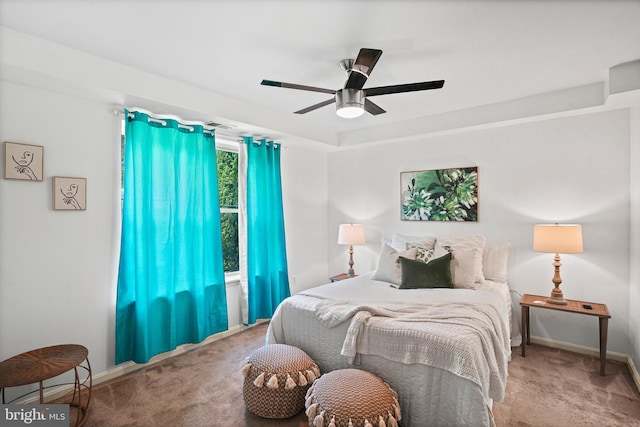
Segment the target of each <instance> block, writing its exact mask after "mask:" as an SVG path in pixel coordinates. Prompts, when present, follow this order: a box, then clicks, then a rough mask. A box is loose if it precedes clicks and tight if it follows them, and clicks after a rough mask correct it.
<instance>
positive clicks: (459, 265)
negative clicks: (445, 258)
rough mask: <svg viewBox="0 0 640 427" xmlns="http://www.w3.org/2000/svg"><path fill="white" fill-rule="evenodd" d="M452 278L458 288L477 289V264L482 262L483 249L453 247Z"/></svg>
mask: <svg viewBox="0 0 640 427" xmlns="http://www.w3.org/2000/svg"><path fill="white" fill-rule="evenodd" d="M451 255H452V256H453V258H452V259H451V278H452V279H453V286H454V287H456V288H464V289H475V288H476V286H477V283H476V270H477V265H478V264H482V249H480V248H468V249H455V248H452V249H451Z"/></svg>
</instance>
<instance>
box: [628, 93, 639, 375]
mask: <svg viewBox="0 0 640 427" xmlns="http://www.w3.org/2000/svg"><path fill="white" fill-rule="evenodd" d="M630 159H631V162H630V163H631V233H630V237H631V271H630V289H629V335H630V338H631V357H632V359H633V362H634V365H635V366H636V367H639V366H640V95H638V96H637V102H636V105H635V106H634V107H633V108H631V155H630Z"/></svg>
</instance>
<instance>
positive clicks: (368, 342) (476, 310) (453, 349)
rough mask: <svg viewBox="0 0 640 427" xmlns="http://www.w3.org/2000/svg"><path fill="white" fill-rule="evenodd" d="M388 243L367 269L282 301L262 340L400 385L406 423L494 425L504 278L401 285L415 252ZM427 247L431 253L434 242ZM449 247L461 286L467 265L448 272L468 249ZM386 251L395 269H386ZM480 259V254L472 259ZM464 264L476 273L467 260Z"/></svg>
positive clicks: (502, 360)
mask: <svg viewBox="0 0 640 427" xmlns="http://www.w3.org/2000/svg"><path fill="white" fill-rule="evenodd" d="M434 240H435V239H434ZM483 243H484V242H483ZM395 246H396V248H398V249H394V248H392V247H391V245H385V244H383V249H382V251H381V256H380V259H379V261H378V267H377V269H376V271H374V272H371V273H368V274H364V275H361V276H358V277H355V278H352V279H348V280H344V281H340V282H334V283H328V284H325V285H322V286H318V287H315V288H312V289H308V290H305V291H302V292H300V293H298V294H295V295H293V296H291V297H289V298H287V299H286V300H284V301H283V302H282V303H281V304H280V305H279V306H278V308H277V309H276V312H275V313H274V315H273V318H272V320H271V322H270V325H269V329H268V332H267V337H266V341H267V343H282V344H289V345H293V346H296V347H298V348H301V349H302V350H304V351H305V352H306V353H307V354H308V355H309V356H311V357H312V358H313V359H314V361H315V362H316V363H317V364H318V366H319V367H320V369H321V371H322V372H329V371H333V370H336V369H343V368H353V367H355V368H359V369H364V370H367V371H369V372H372V373H374V374H376V375H378V376H379V377H380V378H382V379H383V380H384V381H386V382H387V383H389V384H390V385H391V387H393V388H394V389H395V390H396V391H397V392H398V395H399V401H400V405H401V410H402V423H401V424H402V426H403V427H412V426H413V427H420V426H425V425H429V426H492V425H494V422H493V417H492V414H491V406H492V404H493V401H498V402H500V401H502V400H503V398H504V393H505V387H506V380H507V365H508V362H509V360H510V358H511V342H510V338H511V329H512V328H511V317H512V316H511V296H510V292H509V287H508V285H507V283H506V280H505V281H494V280H491V279H490V278H484V277H483V278H482V280H476V278H475V277H474V278H473V280H472V281H473V284H472V286H459V285H456V286H454V287H453V288H449V287H444V288H439V287H435V288H432V287H427V288H423V287H419V288H405V287H404V286H400V285H402V284H404V283H405V282H404V281H403V280H402V279H401V278H400V277H401V273H402V272H401V271H397V270H402V269H401V266H404V265H406V264H405V261H406V259H405V257H404V256H403V255H406V256H407V258H411V259H413V258H415V257H416V256H417V255H416V251H415V250H414V249H415V247H411V248H410V249H408V250H407V251H400V250H399V249H400V248H404V247H406V248H408V247H409V246H411V245H410V244H409V243H406V245H405V244H396V245H395ZM424 246H428V245H424ZM430 246H431V248H428V249H429V250H431V251H435V253H436V254H437V250H436V249H435V246H436V245H435V242H434V243H433V244H431V245H430ZM447 249H448V250H449V251H450V253H452V254H453V255H454V256H452V257H451V258H452V259H455V254H457V255H458V257H457V261H452V264H451V267H450V268H451V272H452V276H457V279H458V283H461V280H462V276H461V275H460V273H464V271H462V270H460V268H458V270H457V273H458V274H455V273H456V267H455V265H454V264H455V263H456V262H457V267H461V265H460V263H461V262H462V261H463V260H464V259H465V257H464V256H463V252H465V251H467V249H468V248H462V249H461V248H460V247H458V249H457V250H455V251H453V250H452V248H451V246H448V247H447ZM385 251H386V254H387V255H388V254H391V255H392V256H391V257H390V259H387V261H388V262H389V265H390V266H391V269H393V268H394V267H395V268H396V271H392V272H389V271H386V273H385V272H384V270H385V267H384V265H383V263H384V262H385V260H384V258H385V256H386V255H385ZM477 252H478V251H477V250H476V253H477ZM480 252H481V253H482V248H481V250H480ZM393 255H395V259H396V262H392V261H393V258H394V256H393ZM433 255H434V253H433V252H432V253H431V258H432V260H435V259H440V257H435V256H433ZM418 257H419V256H418ZM387 258H389V257H387ZM400 258H401V259H402V261H403V263H402V264H401V265H399V264H400V263H398V262H397V260H398V259H400ZM484 258H488V256H487V253H486V250H484ZM467 259H469V258H467ZM485 261H486V259H485ZM427 262H428V260H427ZM478 262H482V256H480V261H478V257H476V258H475V260H474V261H473V264H475V265H476V266H477V264H478ZM389 265H388V266H387V267H389ZM464 268H465V269H466V270H467V273H468V274H470V275H474V274H476V273H473V272H472V270H473V268H474V267H472V266H471V262H469V263H467V264H466V266H464ZM406 270H407V269H405V273H406ZM476 271H477V268H476ZM383 273H384V274H383ZM389 273H390V274H389ZM505 274H506V273H505ZM389 276H391V277H389ZM405 276H406V274H405ZM505 279H506V278H505ZM468 284H469V283H467V285H468Z"/></svg>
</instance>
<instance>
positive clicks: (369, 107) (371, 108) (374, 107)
mask: <svg viewBox="0 0 640 427" xmlns="http://www.w3.org/2000/svg"><path fill="white" fill-rule="evenodd" d="M364 109H365V110H366V111H367V112H368V113H371V114H373V115H374V116H377V115H378V114H382V113H386V111H385V110H383V109H382V108H380V106H379V105H378V104H374V103H373V102H371V101H369V100H368V99H367V98H365V99H364Z"/></svg>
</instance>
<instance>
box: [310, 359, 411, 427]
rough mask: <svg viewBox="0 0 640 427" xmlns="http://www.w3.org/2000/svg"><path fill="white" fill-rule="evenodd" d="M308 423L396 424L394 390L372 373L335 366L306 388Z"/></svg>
mask: <svg viewBox="0 0 640 427" xmlns="http://www.w3.org/2000/svg"><path fill="white" fill-rule="evenodd" d="M306 397H307V399H306V402H305V406H306V408H307V412H306V413H307V416H308V417H309V425H310V426H311V427H325V426H326V427H398V421H400V420H401V418H402V417H401V416H400V404H399V403H398V394H397V393H396V392H395V391H394V390H393V389H392V388H391V387H390V386H389V384H387V383H385V382H384V381H382V380H381V379H380V378H378V377H377V376H375V375H374V374H372V373H370V372H367V371H362V370H359V369H339V370H337V371H333V372H329V373H327V374H324V375H323V376H322V377H320V378H318V379H317V380H316V381H315V382H314V383H313V385H312V386H311V387H310V388H309V391H307V396H306Z"/></svg>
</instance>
